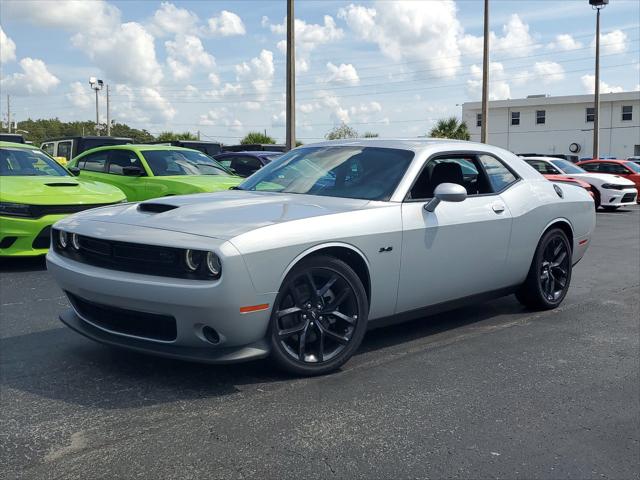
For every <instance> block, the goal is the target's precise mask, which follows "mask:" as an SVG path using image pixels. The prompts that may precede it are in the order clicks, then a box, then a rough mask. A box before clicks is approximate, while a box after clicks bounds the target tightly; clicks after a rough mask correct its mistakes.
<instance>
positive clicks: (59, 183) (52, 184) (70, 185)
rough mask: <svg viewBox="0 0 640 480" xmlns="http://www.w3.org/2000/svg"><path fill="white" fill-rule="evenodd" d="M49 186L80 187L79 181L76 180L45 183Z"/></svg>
mask: <svg viewBox="0 0 640 480" xmlns="http://www.w3.org/2000/svg"><path fill="white" fill-rule="evenodd" d="M45 185H46V186H47V187H79V186H80V184H79V183H75V182H50V183H45Z"/></svg>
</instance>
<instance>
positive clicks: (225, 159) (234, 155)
mask: <svg viewBox="0 0 640 480" xmlns="http://www.w3.org/2000/svg"><path fill="white" fill-rule="evenodd" d="M280 156H282V152H276V151H264V150H263V151H257V152H227V153H221V154H219V155H215V156H214V157H213V158H215V159H216V160H217V161H218V162H219V163H220V164H222V165H223V166H224V167H227V168H228V169H230V170H231V171H232V172H234V173H235V174H236V175H240V176H241V177H248V176H249V175H252V174H253V173H255V172H256V171H258V170H260V169H261V168H262V167H264V166H265V165H266V164H267V163H269V162H271V161H273V160H275V159H276V158H278V157H280Z"/></svg>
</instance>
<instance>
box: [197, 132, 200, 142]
mask: <svg viewBox="0 0 640 480" xmlns="http://www.w3.org/2000/svg"><path fill="white" fill-rule="evenodd" d="M197 133H198V140H200V130H198V132H197Z"/></svg>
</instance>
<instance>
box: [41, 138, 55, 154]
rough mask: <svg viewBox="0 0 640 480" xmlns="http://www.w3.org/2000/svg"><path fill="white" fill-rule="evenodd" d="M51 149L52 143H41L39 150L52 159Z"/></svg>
mask: <svg viewBox="0 0 640 480" xmlns="http://www.w3.org/2000/svg"><path fill="white" fill-rule="evenodd" d="M53 147H54V144H53V142H48V143H43V144H42V147H40V148H41V149H42V150H43V151H45V152H46V153H48V154H49V155H51V156H52V157H53Z"/></svg>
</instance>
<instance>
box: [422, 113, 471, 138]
mask: <svg viewBox="0 0 640 480" xmlns="http://www.w3.org/2000/svg"><path fill="white" fill-rule="evenodd" d="M429 136H430V137H435V138H452V139H455V140H470V139H471V135H470V134H469V129H468V128H467V124H466V123H465V122H460V121H458V119H457V118H456V117H450V118H443V119H441V120H438V123H436V126H435V127H433V128H432V129H431V131H430V132H429Z"/></svg>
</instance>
